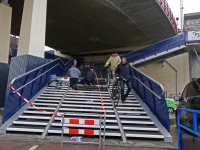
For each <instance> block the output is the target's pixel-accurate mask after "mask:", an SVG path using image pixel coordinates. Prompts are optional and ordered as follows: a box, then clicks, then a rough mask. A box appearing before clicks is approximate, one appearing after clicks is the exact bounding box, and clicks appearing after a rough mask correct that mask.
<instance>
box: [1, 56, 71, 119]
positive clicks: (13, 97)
mask: <svg viewBox="0 0 200 150" xmlns="http://www.w3.org/2000/svg"><path fill="white" fill-rule="evenodd" d="M72 63H73V60H69V61H68V62H67V63H66V64H63V62H62V61H61V60H60V59H56V60H54V61H51V62H49V63H47V64H45V65H43V66H40V67H38V68H36V69H34V70H31V71H29V72H27V73H25V74H23V75H21V76H18V77H17V78H14V79H13V80H12V82H11V84H12V86H13V87H14V88H15V89H16V90H17V91H18V92H19V93H20V94H21V95H22V96H23V97H25V98H26V99H27V100H30V99H31V98H32V97H33V96H35V95H36V94H37V93H38V92H39V91H40V90H41V89H42V88H43V87H44V86H45V85H46V84H47V83H48V82H49V80H50V75H51V74H56V75H57V76H63V75H65V74H66V73H67V71H68V69H69V67H70V65H71V64H72ZM24 104H25V101H24V100H22V99H21V98H20V97H19V96H18V95H17V94H16V93H14V92H13V90H12V89H10V90H9V93H8V96H7V98H6V102H5V106H4V114H3V120H2V122H3V123H5V122H6V121H7V120H8V119H9V118H10V117H11V116H12V115H13V114H14V113H15V112H16V111H17V110H19V109H20V108H21V107H22V106H23V105H24Z"/></svg>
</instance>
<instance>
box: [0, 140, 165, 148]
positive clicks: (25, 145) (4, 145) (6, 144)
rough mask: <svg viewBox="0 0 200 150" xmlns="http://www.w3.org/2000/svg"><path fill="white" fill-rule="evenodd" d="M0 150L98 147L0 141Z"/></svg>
mask: <svg viewBox="0 0 200 150" xmlns="http://www.w3.org/2000/svg"><path fill="white" fill-rule="evenodd" d="M0 150H99V147H98V146H92V145H91V146H90V145H68V144H63V147H62V148H61V147H60V144H54V143H45V144H38V143H34V142H15V141H0ZM105 150H167V149H157V148H134V147H115V146H106V148H105Z"/></svg>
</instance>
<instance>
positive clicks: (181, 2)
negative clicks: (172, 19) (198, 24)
mask: <svg viewBox="0 0 200 150" xmlns="http://www.w3.org/2000/svg"><path fill="white" fill-rule="evenodd" d="M180 22H181V23H180V25H181V33H182V32H183V0H180Z"/></svg>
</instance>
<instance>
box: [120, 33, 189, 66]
mask: <svg viewBox="0 0 200 150" xmlns="http://www.w3.org/2000/svg"><path fill="white" fill-rule="evenodd" d="M185 34H186V33H184V34H180V35H177V36H174V37H171V38H168V39H166V40H163V41H160V42H158V43H155V44H152V45H149V46H147V47H144V48H142V49H139V50H136V51H133V52H130V53H127V54H125V55H122V56H121V57H126V59H127V61H128V62H133V63H134V62H135V61H138V60H141V59H144V60H145V58H147V57H149V56H156V55H157V54H159V53H162V52H165V51H168V50H170V49H172V48H176V47H180V46H181V45H185V41H186V39H185V38H186V36H185Z"/></svg>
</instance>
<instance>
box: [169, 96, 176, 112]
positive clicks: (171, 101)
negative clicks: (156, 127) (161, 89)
mask: <svg viewBox="0 0 200 150" xmlns="http://www.w3.org/2000/svg"><path fill="white" fill-rule="evenodd" d="M166 103H167V108H168V112H169V113H175V111H176V109H177V105H178V104H177V101H175V100H174V99H170V98H166Z"/></svg>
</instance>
